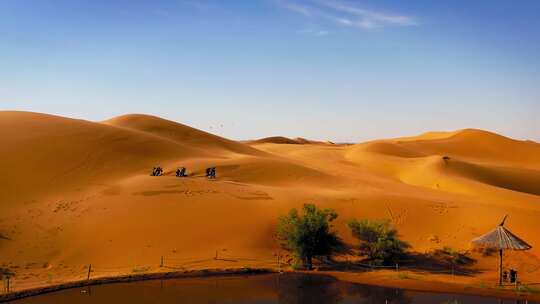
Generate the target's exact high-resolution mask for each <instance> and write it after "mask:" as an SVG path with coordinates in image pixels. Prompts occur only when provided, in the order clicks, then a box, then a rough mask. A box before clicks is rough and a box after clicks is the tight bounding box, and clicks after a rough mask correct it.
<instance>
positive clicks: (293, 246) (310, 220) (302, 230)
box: [277, 204, 342, 269]
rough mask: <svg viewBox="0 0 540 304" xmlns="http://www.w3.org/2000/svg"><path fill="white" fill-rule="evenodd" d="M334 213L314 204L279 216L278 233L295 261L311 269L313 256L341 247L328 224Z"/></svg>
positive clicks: (328, 254)
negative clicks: (301, 212)
mask: <svg viewBox="0 0 540 304" xmlns="http://www.w3.org/2000/svg"><path fill="white" fill-rule="evenodd" d="M337 216H338V215H337V213H336V212H335V211H334V210H332V209H324V210H321V209H318V208H317V207H316V206H315V205H313V204H305V205H304V207H303V214H302V215H299V214H298V211H297V210H296V209H291V210H290V211H289V214H288V215H287V216H281V217H280V218H279V220H278V225H277V236H278V238H279V239H280V240H281V241H282V245H283V246H284V247H285V248H287V249H288V250H290V251H292V252H293V253H294V255H295V256H296V258H297V260H298V261H302V263H303V264H304V266H306V267H307V268H308V269H311V268H312V266H313V258H315V257H319V256H330V255H331V254H332V253H333V252H334V251H336V250H338V249H339V248H341V246H342V242H341V240H340V238H339V237H338V236H337V235H336V233H335V232H334V231H332V229H331V228H332V226H331V224H330V223H331V222H332V221H334V220H335V219H336V218H337Z"/></svg>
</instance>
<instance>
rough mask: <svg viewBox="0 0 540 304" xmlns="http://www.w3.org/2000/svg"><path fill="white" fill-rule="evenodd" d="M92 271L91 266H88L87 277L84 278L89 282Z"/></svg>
mask: <svg viewBox="0 0 540 304" xmlns="http://www.w3.org/2000/svg"><path fill="white" fill-rule="evenodd" d="M91 271H92V264H90V265H88V275H87V276H86V280H90V272H91Z"/></svg>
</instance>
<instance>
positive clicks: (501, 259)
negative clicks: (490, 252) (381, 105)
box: [499, 249, 503, 286]
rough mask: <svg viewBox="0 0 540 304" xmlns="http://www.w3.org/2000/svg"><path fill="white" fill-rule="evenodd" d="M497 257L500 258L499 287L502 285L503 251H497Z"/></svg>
mask: <svg viewBox="0 0 540 304" xmlns="http://www.w3.org/2000/svg"><path fill="white" fill-rule="evenodd" d="M499 257H500V263H499V286H502V284H503V281H502V279H503V250H502V249H500V250H499Z"/></svg>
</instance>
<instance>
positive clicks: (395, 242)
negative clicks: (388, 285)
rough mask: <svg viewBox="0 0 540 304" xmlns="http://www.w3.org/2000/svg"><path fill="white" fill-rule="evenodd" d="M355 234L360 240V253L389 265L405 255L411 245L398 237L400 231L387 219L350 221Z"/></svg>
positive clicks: (375, 261) (373, 260) (378, 263)
mask: <svg viewBox="0 0 540 304" xmlns="http://www.w3.org/2000/svg"><path fill="white" fill-rule="evenodd" d="M348 226H349V228H350V229H351V232H352V234H353V236H354V237H355V238H356V239H358V240H359V241H360V245H359V246H358V249H359V250H360V254H361V255H363V256H366V257H367V258H368V259H369V260H370V261H371V262H372V263H374V264H377V265H387V264H390V263H396V262H397V261H398V260H399V259H401V258H403V257H404V256H405V253H406V251H407V249H409V248H410V245H409V244H408V243H406V242H404V241H402V240H400V239H399V237H398V231H397V230H396V229H395V228H393V227H392V225H391V224H390V221H387V220H367V219H362V220H357V219H353V220H351V221H349V223H348Z"/></svg>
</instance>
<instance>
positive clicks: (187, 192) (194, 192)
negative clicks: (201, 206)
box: [132, 189, 219, 196]
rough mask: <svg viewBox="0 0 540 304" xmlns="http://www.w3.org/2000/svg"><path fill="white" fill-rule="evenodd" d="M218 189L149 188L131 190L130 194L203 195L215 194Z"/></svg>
mask: <svg viewBox="0 0 540 304" xmlns="http://www.w3.org/2000/svg"><path fill="white" fill-rule="evenodd" d="M217 193H219V191H216V190H209V189H206V190H189V189H185V190H150V191H141V192H133V193H132V195H143V196H155V195H162V194H183V195H185V196H195V195H204V194H217Z"/></svg>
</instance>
